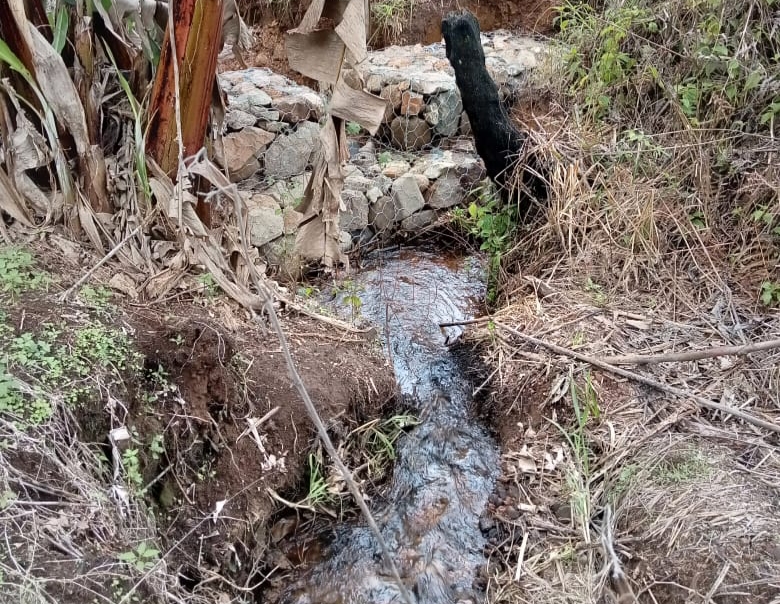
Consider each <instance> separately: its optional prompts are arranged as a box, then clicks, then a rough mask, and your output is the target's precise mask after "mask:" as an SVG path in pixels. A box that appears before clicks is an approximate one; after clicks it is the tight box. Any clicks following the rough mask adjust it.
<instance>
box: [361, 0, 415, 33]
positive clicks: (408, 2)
mask: <svg viewBox="0 0 780 604" xmlns="http://www.w3.org/2000/svg"><path fill="white" fill-rule="evenodd" d="M413 1H414V0H378V1H377V2H372V3H371V17H372V18H373V21H374V23H375V24H376V28H377V31H379V32H380V33H381V34H382V36H383V37H384V39H385V41H387V42H395V41H396V40H397V39H398V36H399V35H400V34H401V31H402V29H403V24H404V21H405V20H406V19H407V18H408V17H409V15H410V13H411V10H412V4H413Z"/></svg>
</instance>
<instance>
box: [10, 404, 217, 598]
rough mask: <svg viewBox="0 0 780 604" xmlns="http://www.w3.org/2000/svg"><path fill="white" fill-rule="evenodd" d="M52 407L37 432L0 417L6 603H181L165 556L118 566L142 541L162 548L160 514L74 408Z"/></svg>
mask: <svg viewBox="0 0 780 604" xmlns="http://www.w3.org/2000/svg"><path fill="white" fill-rule="evenodd" d="M52 401H53V403H54V414H53V416H52V418H51V419H50V420H49V421H47V422H46V423H44V424H41V425H40V426H38V427H36V428H31V427H27V428H25V429H23V430H22V429H19V428H17V427H16V426H15V424H14V423H13V422H11V421H9V420H8V419H5V418H0V441H2V443H3V446H2V447H0V493H2V504H3V505H1V506H0V526H2V537H1V538H2V541H3V544H4V547H3V548H2V549H3V556H2V559H1V560H0V576H2V592H3V598H2V601H4V602H31V603H32V602H35V603H45V602H51V603H52V604H54V603H57V604H61V603H69V602H106V603H111V604H116V603H119V602H122V603H125V602H128V603H129V602H137V601H150V602H151V601H159V602H181V601H183V600H182V597H183V596H184V595H185V594H184V592H183V589H182V587H181V586H180V584H179V581H178V578H177V576H176V574H175V573H172V572H170V570H169V569H168V567H167V564H166V560H165V556H164V555H163V556H162V557H158V556H154V557H149V558H148V560H146V563H145V564H143V563H139V565H138V566H136V565H134V564H132V563H128V562H125V561H121V560H120V559H118V555H122V554H124V553H127V552H134V551H137V548H138V546H139V544H142V543H143V544H146V545H148V546H149V548H159V542H158V535H157V531H156V527H155V524H154V517H153V515H152V514H151V513H150V512H149V511H148V510H147V509H146V506H145V504H143V502H142V500H141V499H140V498H138V497H136V496H134V495H132V494H131V493H130V492H129V490H128V488H127V486H126V485H125V484H123V482H122V480H121V479H120V477H119V474H118V473H117V472H118V469H117V470H116V472H115V471H114V470H112V469H111V468H110V467H107V465H106V464H107V462H106V460H105V457H104V456H103V455H102V453H101V451H100V448H99V447H97V446H96V445H88V444H86V443H84V442H82V440H81V439H80V436H79V433H80V427H79V426H77V423H76V421H75V418H74V417H73V416H72V415H71V413H70V412H69V411H68V410H67V405H65V404H64V402H63V401H61V400H57V398H56V396H54V395H52ZM112 474H113V476H114V478H113V480H109V481H108V482H109V484H111V485H112V486H110V487H109V488H106V485H107V480H106V478H107V476H111V475H112ZM186 601H187V602H188V603H190V602H191V603H192V604H197V603H198V602H203V603H205V602H209V601H212V600H211V599H210V598H208V597H206V595H204V596H197V595H193V594H186Z"/></svg>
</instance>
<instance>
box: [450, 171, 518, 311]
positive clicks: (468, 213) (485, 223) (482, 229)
mask: <svg viewBox="0 0 780 604" xmlns="http://www.w3.org/2000/svg"><path fill="white" fill-rule="evenodd" d="M471 195H472V196H473V197H475V198H476V199H475V200H474V201H472V202H471V203H470V204H469V206H468V208H466V209H465V210H464V209H463V208H455V209H454V210H453V211H452V213H451V214H450V216H451V218H452V222H453V224H454V225H455V227H457V228H459V229H460V230H462V231H463V232H465V233H466V234H468V235H469V236H471V237H473V238H474V239H476V241H477V242H478V243H479V244H480V245H479V249H480V250H481V251H484V252H487V253H488V255H489V258H490V260H489V267H488V301H489V302H494V301H495V298H496V296H497V293H498V289H497V288H498V280H499V273H500V270H501V258H502V256H503V254H504V253H505V252H506V250H507V249H508V248H509V246H510V245H511V244H512V241H513V239H514V235H515V233H516V230H517V207H516V206H515V205H512V204H509V205H505V204H503V203H502V201H501V199H500V198H499V196H498V193H497V192H496V190H495V187H494V186H493V185H492V184H491V183H490V182H489V181H485V183H483V184H482V185H481V186H479V187H477V188H475V189H474V190H473V191H472V192H471Z"/></svg>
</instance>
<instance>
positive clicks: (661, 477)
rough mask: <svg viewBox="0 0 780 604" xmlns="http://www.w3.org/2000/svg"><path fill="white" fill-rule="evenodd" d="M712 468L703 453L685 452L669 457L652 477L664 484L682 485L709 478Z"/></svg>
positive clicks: (656, 469)
mask: <svg viewBox="0 0 780 604" xmlns="http://www.w3.org/2000/svg"><path fill="white" fill-rule="evenodd" d="M711 472H712V467H711V466H710V464H709V462H708V461H707V459H706V457H705V456H704V455H703V454H702V452H701V451H696V450H690V451H685V452H683V453H681V454H679V455H676V456H674V457H668V458H666V459H664V460H663V461H661V462H660V463H659V464H658V465H657V466H655V468H653V471H652V476H653V478H655V479H656V480H657V481H658V482H660V483H662V484H680V483H686V482H691V481H695V480H701V479H704V478H707V477H709V475H710V473H711Z"/></svg>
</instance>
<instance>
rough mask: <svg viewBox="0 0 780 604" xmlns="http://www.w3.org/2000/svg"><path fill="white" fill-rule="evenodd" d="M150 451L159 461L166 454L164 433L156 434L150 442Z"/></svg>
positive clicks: (154, 458) (153, 457)
mask: <svg viewBox="0 0 780 604" xmlns="http://www.w3.org/2000/svg"><path fill="white" fill-rule="evenodd" d="M149 452H150V453H151V455H152V459H153V460H155V461H158V460H159V459H160V458H162V456H163V455H164V454H165V437H164V436H163V435H162V434H155V435H154V436H153V437H152V441H151V442H150V443H149Z"/></svg>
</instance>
